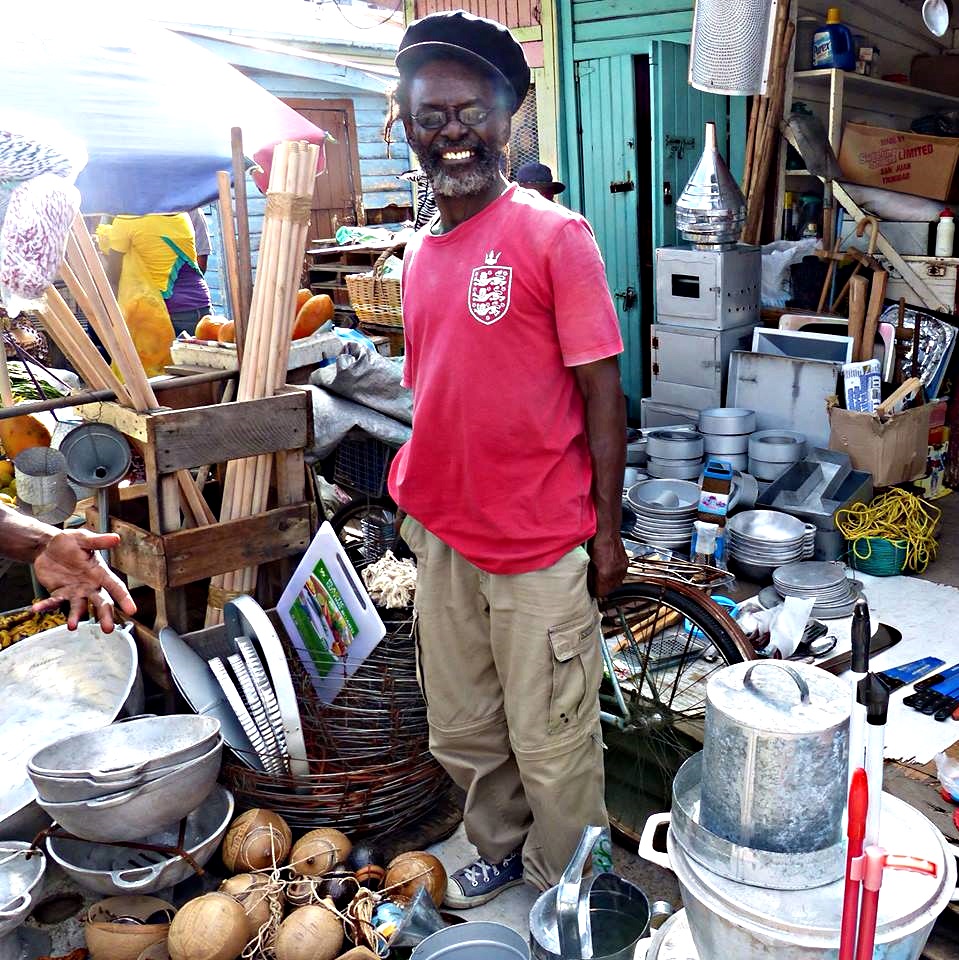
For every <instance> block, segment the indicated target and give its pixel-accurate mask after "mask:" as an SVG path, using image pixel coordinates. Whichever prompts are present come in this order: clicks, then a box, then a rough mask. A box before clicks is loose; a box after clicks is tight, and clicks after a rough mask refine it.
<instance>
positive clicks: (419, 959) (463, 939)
mask: <svg viewBox="0 0 959 960" xmlns="http://www.w3.org/2000/svg"><path fill="white" fill-rule="evenodd" d="M410 960H530V957H529V947H527V946H526V941H525V940H524V939H523V938H522V937H521V936H520V935H519V934H518V933H517V932H516V931H515V930H513V929H511V928H510V927H507V926H506V925H505V924H503V923H493V922H492V921H489V920H470V921H468V922H467V923H460V924H457V925H456V926H454V927H446V929H445V930H438V931H437V932H436V933H431V934H430V935H429V936H428V937H427V938H426V939H425V940H424V941H423V942H422V943H420V944H418V945H417V947H416V949H415V950H414V951H413V954H412V956H411V957H410Z"/></svg>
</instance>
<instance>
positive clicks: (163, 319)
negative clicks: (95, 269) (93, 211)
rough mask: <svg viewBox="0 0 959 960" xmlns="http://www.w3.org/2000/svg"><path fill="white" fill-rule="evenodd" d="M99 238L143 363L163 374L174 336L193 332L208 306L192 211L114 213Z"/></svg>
mask: <svg viewBox="0 0 959 960" xmlns="http://www.w3.org/2000/svg"><path fill="white" fill-rule="evenodd" d="M97 238H98V240H99V242H100V249H101V251H102V252H103V253H104V254H106V256H107V273H108V274H109V276H110V278H111V281H112V282H113V283H114V284H115V286H116V289H117V300H118V301H119V304H120V309H121V310H122V311H123V318H124V320H125V321H126V324H127V327H128V328H129V329H130V335H131V337H132V338H133V342H134V345H135V346H136V350H137V354H138V356H139V357H140V360H141V362H142V363H143V367H144V369H145V370H146V372H147V375H148V376H155V375H156V374H158V373H162V372H163V368H164V367H165V366H166V365H167V364H169V362H170V344H171V343H172V342H173V339H174V337H175V336H176V335H177V334H179V333H182V332H187V333H190V334H192V333H193V331H194V329H195V328H196V324H197V321H198V320H199V319H200V317H202V316H203V315H204V314H207V313H209V312H210V309H211V307H210V291H209V289H208V288H207V285H206V281H205V280H204V279H203V273H202V271H201V269H200V265H199V263H198V262H197V248H196V235H195V232H194V228H193V223H192V221H191V218H190V214H188V213H151V214H147V215H146V216H142V217H132V216H125V215H124V216H118V217H115V218H114V220H113V222H112V223H110V224H103V225H101V226H99V227H98V228H97Z"/></svg>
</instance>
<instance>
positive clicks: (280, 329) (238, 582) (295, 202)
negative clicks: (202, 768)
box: [206, 142, 319, 626]
mask: <svg viewBox="0 0 959 960" xmlns="http://www.w3.org/2000/svg"><path fill="white" fill-rule="evenodd" d="M318 154H319V148H318V147H317V146H315V145H314V144H311V143H306V142H289V143H281V144H279V145H278V146H277V148H276V150H275V152H274V154H273V166H272V168H271V170H270V183H269V187H268V188H267V201H266V214H265V216H264V221H263V234H262V236H261V239H260V253H259V262H258V264H257V270H256V282H255V284H254V286H253V298H252V303H251V305H250V315H249V321H248V323H247V325H246V332H245V342H244V345H243V357H242V359H241V362H240V378H239V386H238V388H237V399H238V400H241V401H242V400H259V399H262V398H264V397H271V396H274V395H275V394H276V393H277V392H278V391H279V390H280V389H281V388H282V387H283V385H284V383H285V381H286V368H287V361H288V359H289V350H290V338H291V335H292V332H293V322H294V320H295V318H296V309H295V305H296V293H297V290H298V288H299V279H300V272H301V267H302V262H303V251H304V250H305V248H306V236H307V229H308V227H309V218H310V208H311V205H312V200H313V181H314V177H315V175H316V164H317V159H318ZM272 467H273V457H272V455H264V456H259V457H249V458H247V459H244V460H231V461H230V462H229V464H228V465H227V468H226V478H225V482H224V485H223V505H222V510H221V513H220V520H221V521H222V522H224V523H225V522H227V521H230V520H238V519H240V518H241V517H249V516H255V515H256V514H259V513H263V512H264V511H265V510H266V508H267V497H268V494H269V491H270V480H271V474H272ZM256 574H257V570H256V568H255V567H251V568H247V569H244V570H237V571H233V572H232V573H227V574H223V575H221V576H218V577H214V578H213V581H212V582H211V584H210V596H209V599H208V603H207V614H206V624H207V626H214V625H216V624H218V623H221V622H222V620H223V604H224V603H225V602H226V601H227V600H229V599H231V598H232V597H235V596H238V595H240V594H243V593H251V592H252V591H253V590H254V588H255V586H256Z"/></svg>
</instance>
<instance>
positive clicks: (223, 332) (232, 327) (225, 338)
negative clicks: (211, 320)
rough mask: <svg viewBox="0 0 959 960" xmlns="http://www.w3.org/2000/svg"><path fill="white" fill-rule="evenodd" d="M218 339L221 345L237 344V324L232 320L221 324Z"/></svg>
mask: <svg viewBox="0 0 959 960" xmlns="http://www.w3.org/2000/svg"><path fill="white" fill-rule="evenodd" d="M216 338H217V340H219V341H220V343H236V324H235V323H234V322H233V321H232V320H227V321H226V323H221V324H220V329H219V332H218V333H217V335H216Z"/></svg>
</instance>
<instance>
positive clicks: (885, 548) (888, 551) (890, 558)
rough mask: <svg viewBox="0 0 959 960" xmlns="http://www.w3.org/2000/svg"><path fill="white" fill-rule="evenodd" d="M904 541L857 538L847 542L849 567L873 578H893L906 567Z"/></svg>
mask: <svg viewBox="0 0 959 960" xmlns="http://www.w3.org/2000/svg"><path fill="white" fill-rule="evenodd" d="M906 546H907V544H906V541H905V540H886V539H884V538H883V537H859V538H858V539H857V540H850V541H849V555H848V558H847V559H848V561H849V566H851V567H852V568H853V570H858V571H859V572H860V573H868V574H871V575H872V576H874V577H895V576H898V575H899V574H900V573H902V571H903V568H904V567H905V565H906Z"/></svg>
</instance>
